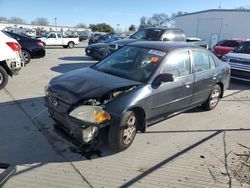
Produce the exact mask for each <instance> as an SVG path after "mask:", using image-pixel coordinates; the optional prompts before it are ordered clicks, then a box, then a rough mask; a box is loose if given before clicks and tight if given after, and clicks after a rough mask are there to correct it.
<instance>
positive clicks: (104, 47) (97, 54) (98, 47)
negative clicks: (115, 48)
mask: <svg viewBox="0 0 250 188" xmlns="http://www.w3.org/2000/svg"><path fill="white" fill-rule="evenodd" d="M121 39H123V37H112V38H109V39H107V40H105V41H103V42H102V43H96V44H91V45H89V46H87V47H86V48H85V54H86V55H87V56H90V57H92V58H94V59H97V60H101V59H103V58H104V57H106V56H107V54H108V50H109V44H110V43H111V42H114V41H116V40H121Z"/></svg>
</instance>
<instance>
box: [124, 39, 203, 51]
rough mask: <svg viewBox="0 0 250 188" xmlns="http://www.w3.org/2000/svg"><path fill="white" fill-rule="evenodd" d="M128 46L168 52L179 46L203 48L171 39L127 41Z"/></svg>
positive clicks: (179, 47)
mask: <svg viewBox="0 0 250 188" xmlns="http://www.w3.org/2000/svg"><path fill="white" fill-rule="evenodd" d="M128 46H137V47H143V48H149V49H154V50H159V51H163V52H169V51H172V50H175V49H181V48H196V49H203V48H201V47H200V46H197V45H194V44H188V43H186V42H173V41H170V42H169V41H168V42H164V41H137V42H132V43H129V44H128Z"/></svg>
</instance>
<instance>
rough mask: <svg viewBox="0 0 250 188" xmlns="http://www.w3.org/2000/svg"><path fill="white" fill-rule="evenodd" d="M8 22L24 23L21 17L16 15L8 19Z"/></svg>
mask: <svg viewBox="0 0 250 188" xmlns="http://www.w3.org/2000/svg"><path fill="white" fill-rule="evenodd" d="M9 22H11V23H15V24H25V23H26V22H25V21H24V20H23V19H22V18H18V17H11V18H10V19H9Z"/></svg>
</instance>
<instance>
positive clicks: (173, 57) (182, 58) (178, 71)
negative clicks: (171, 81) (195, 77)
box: [161, 50, 191, 78]
mask: <svg viewBox="0 0 250 188" xmlns="http://www.w3.org/2000/svg"><path fill="white" fill-rule="evenodd" d="M161 73H170V74H173V75H174V77H175V78H178V77H182V76H187V75H189V74H190V73H191V67H190V55H189V52H188V51H187V50H183V51H179V52H175V53H173V54H170V56H169V57H168V59H167V62H166V63H165V65H164V67H163V69H162V71H161Z"/></svg>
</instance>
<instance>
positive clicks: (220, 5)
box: [218, 0, 221, 9]
mask: <svg viewBox="0 0 250 188" xmlns="http://www.w3.org/2000/svg"><path fill="white" fill-rule="evenodd" d="M218 8H219V9H220V8H221V0H219V6H218Z"/></svg>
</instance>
